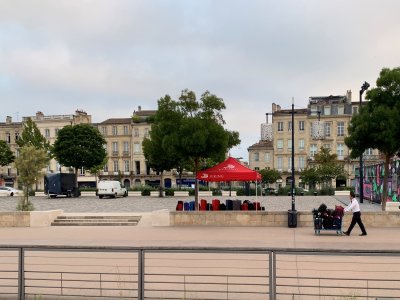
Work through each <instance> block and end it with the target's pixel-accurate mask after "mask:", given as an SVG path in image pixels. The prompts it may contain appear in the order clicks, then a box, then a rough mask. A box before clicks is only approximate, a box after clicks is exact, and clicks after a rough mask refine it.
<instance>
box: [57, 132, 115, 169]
mask: <svg viewBox="0 0 400 300" xmlns="http://www.w3.org/2000/svg"><path fill="white" fill-rule="evenodd" d="M105 144H106V141H105V140H104V138H103V136H102V135H101V134H100V132H99V131H98V130H97V128H95V127H93V126H91V125H89V124H78V125H68V126H65V127H63V128H62V129H60V130H59V131H58V136H57V139H56V141H55V142H54V145H53V153H54V156H55V157H56V159H57V160H58V161H59V162H60V163H61V164H62V165H64V166H68V167H74V168H75V173H77V172H78V169H79V168H85V169H87V170H89V169H92V168H93V167H96V166H99V165H102V164H103V162H104V159H105V158H106V157H107V153H106V150H105V148H104V145H105Z"/></svg>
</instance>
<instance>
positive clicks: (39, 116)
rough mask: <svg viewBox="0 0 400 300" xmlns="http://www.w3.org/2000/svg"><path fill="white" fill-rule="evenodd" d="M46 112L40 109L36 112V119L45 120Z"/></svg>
mask: <svg viewBox="0 0 400 300" xmlns="http://www.w3.org/2000/svg"><path fill="white" fill-rule="evenodd" d="M43 117H44V114H43V113H42V112H41V111H38V112H37V113H36V119H37V120H43Z"/></svg>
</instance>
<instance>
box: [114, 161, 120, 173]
mask: <svg viewBox="0 0 400 300" xmlns="http://www.w3.org/2000/svg"><path fill="white" fill-rule="evenodd" d="M113 163H114V172H118V171H119V168H118V160H114V161H113Z"/></svg>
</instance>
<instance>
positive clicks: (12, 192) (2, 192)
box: [0, 186, 23, 197]
mask: <svg viewBox="0 0 400 300" xmlns="http://www.w3.org/2000/svg"><path fill="white" fill-rule="evenodd" d="M22 194H23V192H22V191H20V190H16V189H14V188H12V187H8V186H0V196H11V197H12V196H18V195H22Z"/></svg>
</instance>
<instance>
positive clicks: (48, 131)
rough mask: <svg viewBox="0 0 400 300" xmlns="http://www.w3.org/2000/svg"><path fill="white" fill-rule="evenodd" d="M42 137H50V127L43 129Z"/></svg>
mask: <svg viewBox="0 0 400 300" xmlns="http://www.w3.org/2000/svg"><path fill="white" fill-rule="evenodd" d="M44 137H45V138H49V137H50V129H45V130H44Z"/></svg>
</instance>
